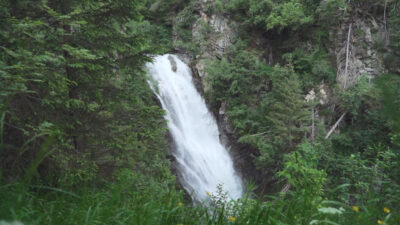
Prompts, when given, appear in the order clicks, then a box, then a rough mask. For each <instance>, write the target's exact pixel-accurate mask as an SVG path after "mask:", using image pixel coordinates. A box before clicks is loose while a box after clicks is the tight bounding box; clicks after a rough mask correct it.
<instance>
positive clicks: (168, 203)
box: [0, 184, 400, 225]
mask: <svg viewBox="0 0 400 225" xmlns="http://www.w3.org/2000/svg"><path fill="white" fill-rule="evenodd" d="M149 188H152V187H149ZM121 190H122V189H121V188H115V187H112V186H110V187H109V189H102V190H100V189H89V188H81V189H80V191H79V192H76V193H72V192H69V191H65V190H61V189H57V188H50V187H43V186H26V185H22V184H6V185H2V186H0V199H1V202H0V220H5V221H21V222H23V223H24V224H29V225H39V224H40V225H45V224H52V225H57V224H79V225H95V224H107V225H110V224H116V225H125V224H131V225H133V224H135V225H136V224H138V225H139V224H149V225H160V224H166V225H167V224H168V225H178V224H219V225H228V224H230V225H232V224H236V225H239V224H249V225H261V224H262V225H265V224H276V225H285V224H288V225H289V224H293V225H295V224H349V225H351V224H362V225H369V224H378V220H380V221H382V223H385V224H393V225H394V224H400V216H399V211H398V208H397V209H395V208H393V207H391V208H389V206H387V207H388V208H389V209H390V210H391V211H390V212H389V213H388V212H384V211H383V207H385V206H384V205H383V204H381V203H379V202H378V201H376V199H375V200H374V199H370V200H369V201H367V202H365V203H363V205H359V206H357V207H358V211H355V210H354V208H352V206H350V205H346V204H343V203H340V202H336V201H328V200H325V199H322V198H315V197H313V196H309V195H308V194H306V193H307V192H297V193H295V192H290V193H287V194H286V195H285V196H267V197H265V198H263V200H260V199H250V198H247V197H245V198H243V199H241V200H239V201H231V202H228V203H226V204H222V203H221V202H220V201H219V196H210V199H209V200H208V201H206V202H205V203H204V204H199V205H193V204H191V203H189V202H184V201H183V194H182V193H181V192H177V191H166V192H164V193H160V192H158V193H153V195H149V194H146V195H143V194H142V193H141V192H139V191H135V190H128V191H121ZM125 190H126V189H125Z"/></svg>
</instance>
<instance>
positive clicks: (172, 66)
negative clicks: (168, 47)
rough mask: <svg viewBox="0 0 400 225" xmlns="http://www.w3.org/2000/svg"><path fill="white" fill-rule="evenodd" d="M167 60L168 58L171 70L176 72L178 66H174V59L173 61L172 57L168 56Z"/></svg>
mask: <svg viewBox="0 0 400 225" xmlns="http://www.w3.org/2000/svg"><path fill="white" fill-rule="evenodd" d="M168 60H169V62H170V63H171V69H172V71H174V72H176V70H177V69H178V68H177V66H176V61H175V59H174V57H172V56H168Z"/></svg>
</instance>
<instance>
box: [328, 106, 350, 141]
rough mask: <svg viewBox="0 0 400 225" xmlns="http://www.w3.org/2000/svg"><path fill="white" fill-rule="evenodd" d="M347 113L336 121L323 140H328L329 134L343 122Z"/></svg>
mask: <svg viewBox="0 0 400 225" xmlns="http://www.w3.org/2000/svg"><path fill="white" fill-rule="evenodd" d="M346 113H347V112H344V113H343V114H342V115H341V116H340V118H339V119H338V121H336V123H335V124H334V125H333V126H332V128H331V129H330V130H329V132H328V134H327V135H326V136H325V139H328V138H329V136H331V134H332V133H333V131H334V130H335V129H336V127H337V126H338V125H339V123H340V122H341V121H342V120H343V118H344V116H345V115H346Z"/></svg>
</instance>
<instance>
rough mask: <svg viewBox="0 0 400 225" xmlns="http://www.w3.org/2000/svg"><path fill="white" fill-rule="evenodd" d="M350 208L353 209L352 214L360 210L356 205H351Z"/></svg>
mask: <svg viewBox="0 0 400 225" xmlns="http://www.w3.org/2000/svg"><path fill="white" fill-rule="evenodd" d="M351 208H352V209H353V211H354V212H358V211H360V208H358V206H356V205H353V206H352V207H351Z"/></svg>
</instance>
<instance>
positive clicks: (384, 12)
mask: <svg viewBox="0 0 400 225" xmlns="http://www.w3.org/2000/svg"><path fill="white" fill-rule="evenodd" d="M386 7H387V0H385V8H384V10H383V22H384V23H385V47H386V44H387V42H388V35H387V25H386Z"/></svg>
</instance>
